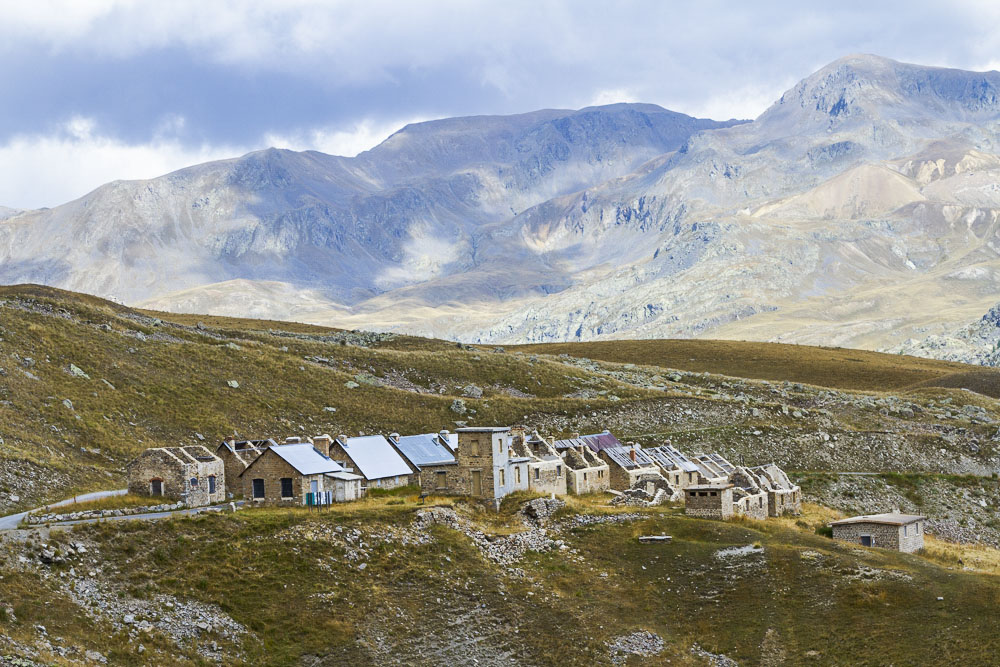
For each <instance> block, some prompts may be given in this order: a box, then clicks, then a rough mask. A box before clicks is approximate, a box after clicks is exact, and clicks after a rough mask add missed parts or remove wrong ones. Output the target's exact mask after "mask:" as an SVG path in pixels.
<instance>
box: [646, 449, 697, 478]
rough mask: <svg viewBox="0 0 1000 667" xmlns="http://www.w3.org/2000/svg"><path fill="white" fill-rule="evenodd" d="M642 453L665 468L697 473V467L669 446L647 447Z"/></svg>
mask: <svg viewBox="0 0 1000 667" xmlns="http://www.w3.org/2000/svg"><path fill="white" fill-rule="evenodd" d="M642 451H644V452H646V454H648V455H649V457H650V458H651V459H653V460H654V461H655V462H657V463H659V464H660V465H662V466H663V467H665V468H678V469H680V470H683V471H684V472H698V466H696V465H695V464H694V463H692V462H691V460H690V459H689V458H688V457H686V456H684V454H682V453H681V452H680V451H679V450H678V449H676V448H675V447H673V446H671V445H660V446H659V447H647V448H645V449H643V450H642Z"/></svg>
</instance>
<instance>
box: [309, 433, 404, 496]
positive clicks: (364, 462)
mask: <svg viewBox="0 0 1000 667" xmlns="http://www.w3.org/2000/svg"><path fill="white" fill-rule="evenodd" d="M392 435H393V437H394V438H398V437H399V435H398V434H396V433H394V434H392ZM321 438H322V439H323V441H324V442H326V441H327V439H328V438H329V436H321ZM329 455H330V458H331V459H333V460H334V461H337V462H338V463H339V464H340V465H341V466H342V467H344V468H353V471H354V472H356V473H357V474H359V475H361V476H362V477H363V478H364V482H363V485H364V487H365V488H366V489H395V488H398V487H400V486H407V485H408V484H411V483H412V482H413V480H414V478H415V477H416V474H417V470H416V469H414V468H411V467H410V464H409V463H407V462H406V459H404V458H403V457H402V456H401V455H400V453H399V451H398V450H397V449H396V448H395V447H393V446H392V444H390V443H389V441H388V440H387V439H386V438H385V436H381V435H362V436H358V437H355V438H348V437H347V436H346V435H338V436H337V438H336V439H335V440H333V441H332V443H330V448H329Z"/></svg>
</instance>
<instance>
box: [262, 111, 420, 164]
mask: <svg viewBox="0 0 1000 667" xmlns="http://www.w3.org/2000/svg"><path fill="white" fill-rule="evenodd" d="M423 120H427V119H426V118H413V119H410V120H406V121H393V122H375V121H372V120H367V119H366V120H361V121H358V122H357V123H355V124H354V126H353V127H350V128H313V129H309V130H305V131H298V132H294V133H277V132H276V133H269V134H267V135H265V136H264V142H263V143H264V145H266V146H273V147H275V148H288V149H290V150H294V151H309V150H311V151H320V152H321V153H329V154H330V155H343V156H345V157H354V156H355V155H357V154H358V153H360V152H362V151H366V150H368V149H370V148H374V147H375V146H377V145H378V144H380V143H382V142H383V141H385V140H386V139H387V138H388V137H389V135H391V134H392V133H393V132H395V131H396V130H398V129H400V128H401V127H403V126H404V125H406V124H407V123H418V122H421V121H423Z"/></svg>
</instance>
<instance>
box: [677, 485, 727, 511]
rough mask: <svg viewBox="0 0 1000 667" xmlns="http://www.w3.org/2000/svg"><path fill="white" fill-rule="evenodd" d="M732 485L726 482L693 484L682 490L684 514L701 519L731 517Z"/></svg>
mask: <svg viewBox="0 0 1000 667" xmlns="http://www.w3.org/2000/svg"><path fill="white" fill-rule="evenodd" d="M733 511H734V510H733V485H732V484H730V483H728V482H717V483H713V484H694V485H692V486H689V487H687V488H686V489H684V513H685V514H687V515H688V516H696V517H701V518H703V519H730V518H732V516H733Z"/></svg>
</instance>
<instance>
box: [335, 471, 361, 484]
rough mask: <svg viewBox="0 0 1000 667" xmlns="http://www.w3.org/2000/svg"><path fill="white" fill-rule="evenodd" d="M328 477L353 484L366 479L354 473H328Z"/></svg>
mask: <svg viewBox="0 0 1000 667" xmlns="http://www.w3.org/2000/svg"><path fill="white" fill-rule="evenodd" d="M326 476H327V477H333V478H334V479H343V480H346V481H348V482H353V481H354V480H357V479H364V477H362V476H361V475H355V474H354V473H353V472H328V473H326Z"/></svg>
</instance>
